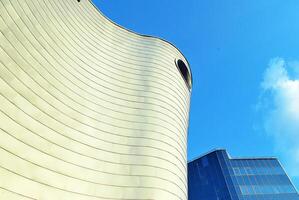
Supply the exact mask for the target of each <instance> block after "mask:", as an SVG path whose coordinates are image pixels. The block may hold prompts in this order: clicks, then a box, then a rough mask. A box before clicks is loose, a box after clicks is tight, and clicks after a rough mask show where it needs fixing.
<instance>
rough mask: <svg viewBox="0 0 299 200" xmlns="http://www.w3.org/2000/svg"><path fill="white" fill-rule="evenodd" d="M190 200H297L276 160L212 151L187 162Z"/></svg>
mask: <svg viewBox="0 0 299 200" xmlns="http://www.w3.org/2000/svg"><path fill="white" fill-rule="evenodd" d="M188 181H189V182H188V186H189V188H188V194H189V200H299V196H298V193H297V191H296V189H295V187H294V186H293V184H292V182H291V181H290V179H289V177H288V176H287V174H286V172H285V171H284V169H283V168H282V166H281V164H280V163H279V161H278V160H277V159H276V158H231V157H230V156H229V155H228V153H227V152H226V151H225V150H215V151H212V152H210V153H207V154H205V155H203V156H201V157H199V158H197V159H195V160H193V161H191V162H189V163H188Z"/></svg>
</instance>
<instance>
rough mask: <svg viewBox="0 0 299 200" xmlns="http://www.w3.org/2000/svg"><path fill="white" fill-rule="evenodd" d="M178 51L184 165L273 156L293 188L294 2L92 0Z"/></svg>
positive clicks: (296, 114)
mask: <svg viewBox="0 0 299 200" xmlns="http://www.w3.org/2000/svg"><path fill="white" fill-rule="evenodd" d="M94 3H95V4H96V5H97V6H98V7H99V8H100V9H101V10H102V12H103V13H104V14H105V15H107V16H108V17H109V18H110V19H112V20H113V21H115V22H117V23H118V24H120V25H122V26H124V27H126V28H129V29H131V30H134V31H136V32H139V33H142V34H149V35H155V36H159V37H162V38H164V39H166V40H168V41H170V42H172V43H174V44H175V45H176V46H177V47H178V48H179V49H181V50H182V52H183V53H184V55H185V56H186V57H187V59H188V60H189V62H190V65H191V68H192V72H193V80H194V83H193V91H192V104H191V114H190V128H189V141H188V144H189V146H188V148H189V149H188V158H189V159H192V158H194V157H196V156H198V155H200V154H202V153H204V152H207V151H209V150H211V149H213V148H226V149H227V150H228V151H229V153H230V154H231V155H232V156H237V157H240V156H276V157H278V158H279V159H280V160H281V162H282V164H283V165H284V167H285V168H286V170H287V172H288V173H289V174H290V175H291V177H292V180H293V181H294V182H295V184H296V185H297V188H299V39H298V36H299V23H298V19H299V12H298V10H299V1H298V0H265V1H260V0H244V1H239V0H225V1H218V0H177V1H175V0H150V1H145V0H126V1H119V0H114V1H112V0H109V1H108V0H94Z"/></svg>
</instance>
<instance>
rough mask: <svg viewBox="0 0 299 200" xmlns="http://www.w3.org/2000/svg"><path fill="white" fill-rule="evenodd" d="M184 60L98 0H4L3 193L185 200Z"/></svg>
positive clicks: (0, 52) (0, 38) (0, 71)
mask: <svg viewBox="0 0 299 200" xmlns="http://www.w3.org/2000/svg"><path fill="white" fill-rule="evenodd" d="M178 59H181V60H183V61H184V62H185V63H187V61H186V60H185V59H184V57H183V55H182V54H181V53H180V52H179V51H178V50H177V49H176V48H175V47H174V46H172V45H170V44H169V43H167V42H165V41H163V40H160V39H157V38H153V37H146V36H141V35H138V34H135V33H132V32H130V31H128V30H125V29H123V28H121V27H119V26H117V25H116V24H114V23H113V22H111V21H109V20H108V19H106V18H105V17H104V16H103V15H102V14H101V13H100V12H99V11H98V10H97V9H96V7H95V6H94V5H93V4H92V3H91V2H90V1H88V0H81V2H80V3H78V2H77V0H1V1H0V199H9V200H15V199H24V200H25V199H41V200H53V199H55V200H59V199H62V200H79V199H80V200H83V199H84V200H92V199H161V200H170V199H171V200H172V199H174V200H176V199H178V200H179V199H180V200H186V199H187V177H186V174H187V172H186V165H187V160H186V143H187V140H186V139H187V128H188V114H189V100H190V91H189V89H188V87H187V85H186V82H185V81H184V79H183V76H182V75H181V74H180V72H179V70H178V68H177V67H176V65H175V61H176V60H178ZM188 72H189V73H190V69H188Z"/></svg>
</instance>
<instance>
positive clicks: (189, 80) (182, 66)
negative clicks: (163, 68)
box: [176, 59, 192, 89]
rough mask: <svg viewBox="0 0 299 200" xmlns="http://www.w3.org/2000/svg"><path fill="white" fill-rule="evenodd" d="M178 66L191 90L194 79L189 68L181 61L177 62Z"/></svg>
mask: <svg viewBox="0 0 299 200" xmlns="http://www.w3.org/2000/svg"><path fill="white" fill-rule="evenodd" d="M176 66H177V68H178V70H179V71H180V73H181V75H182V77H183V79H184V80H185V82H186V85H187V87H188V88H189V89H191V87H192V78H191V74H190V72H189V70H188V67H187V66H186V64H185V62H184V61H182V60H181V59H179V60H177V61H176Z"/></svg>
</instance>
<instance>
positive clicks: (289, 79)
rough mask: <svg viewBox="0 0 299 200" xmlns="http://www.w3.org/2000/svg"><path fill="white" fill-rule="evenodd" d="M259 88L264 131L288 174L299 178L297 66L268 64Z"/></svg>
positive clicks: (277, 62) (278, 60)
mask: <svg viewBox="0 0 299 200" xmlns="http://www.w3.org/2000/svg"><path fill="white" fill-rule="evenodd" d="M261 87H262V98H261V102H260V103H259V105H260V106H262V107H263V110H264V112H265V118H264V128H265V131H266V132H267V134H268V135H271V136H273V137H274V138H275V143H276V147H277V150H278V151H279V152H280V153H281V154H282V155H284V157H285V158H286V159H285V160H286V162H287V168H288V170H291V171H290V173H291V174H292V175H293V176H299V62H296V61H295V62H288V63H287V62H286V61H285V60H284V59H282V58H275V59H273V60H271V62H270V64H269V67H268V68H267V69H266V71H265V74H264V80H263V82H262V83H261Z"/></svg>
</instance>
